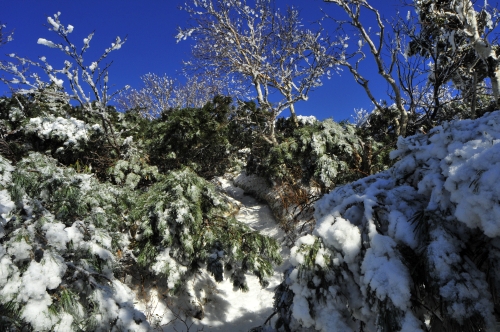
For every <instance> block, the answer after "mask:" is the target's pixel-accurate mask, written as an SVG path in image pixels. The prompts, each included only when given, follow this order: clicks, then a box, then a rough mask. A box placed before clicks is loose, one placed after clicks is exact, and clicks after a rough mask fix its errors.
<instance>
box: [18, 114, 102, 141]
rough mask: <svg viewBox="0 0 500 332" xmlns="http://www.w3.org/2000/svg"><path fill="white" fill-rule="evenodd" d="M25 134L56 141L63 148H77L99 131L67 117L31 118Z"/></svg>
mask: <svg viewBox="0 0 500 332" xmlns="http://www.w3.org/2000/svg"><path fill="white" fill-rule="evenodd" d="M25 130H26V131H27V132H32V133H35V134H36V135H37V136H38V137H40V138H42V139H56V140H60V141H62V145H63V146H64V147H65V148H68V147H75V148H78V147H79V145H80V144H83V143H85V142H86V141H87V140H88V139H89V137H90V136H91V135H92V133H93V132H97V131H99V130H100V127H98V126H89V125H87V124H85V123H84V122H83V121H81V120H78V119H75V118H72V117H69V118H67V119H65V118H63V117H54V116H46V117H36V118H31V119H30V122H29V123H28V124H27V125H26V128H25Z"/></svg>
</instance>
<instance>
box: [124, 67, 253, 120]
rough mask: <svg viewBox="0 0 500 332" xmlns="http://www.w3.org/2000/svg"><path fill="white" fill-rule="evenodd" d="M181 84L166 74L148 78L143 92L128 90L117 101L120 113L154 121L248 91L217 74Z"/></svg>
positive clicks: (192, 77) (145, 76) (198, 77)
mask: <svg viewBox="0 0 500 332" xmlns="http://www.w3.org/2000/svg"><path fill="white" fill-rule="evenodd" d="M184 79H185V82H184V83H182V82H180V81H179V80H177V79H173V78H171V77H169V76H167V75H166V74H164V75H163V76H158V75H156V74H152V73H149V74H146V75H143V76H141V80H142V85H143V86H142V88H140V89H139V90H136V89H129V90H126V91H123V92H122V93H120V94H119V95H118V96H117V97H116V98H115V100H116V102H117V104H118V105H117V106H118V109H120V110H123V111H127V110H136V111H138V112H139V113H140V114H141V115H143V116H144V117H146V118H148V119H154V118H156V117H158V116H160V115H161V114H162V113H163V112H167V111H169V110H172V109H179V108H186V107H194V108H199V107H203V106H204V105H205V104H206V103H208V102H209V101H212V100H213V98H214V97H215V96H217V95H229V96H236V97H238V96H246V95H247V92H246V90H247V88H246V87H243V86H241V85H240V84H238V82H233V83H232V84H229V83H228V82H227V81H226V79H225V78H220V77H217V76H215V75H214V73H201V74H198V75H192V76H188V75H187V74H186V76H185V77H184Z"/></svg>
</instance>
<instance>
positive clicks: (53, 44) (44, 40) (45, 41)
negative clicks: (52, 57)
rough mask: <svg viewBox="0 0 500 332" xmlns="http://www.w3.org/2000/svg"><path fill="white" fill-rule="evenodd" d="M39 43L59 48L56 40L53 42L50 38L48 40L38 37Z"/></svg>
mask: <svg viewBox="0 0 500 332" xmlns="http://www.w3.org/2000/svg"><path fill="white" fill-rule="evenodd" d="M37 44H40V45H45V46H48V47H51V48H58V47H59V46H58V45H57V44H55V43H54V42H51V41H50V40H47V39H45V38H38V41H37ZM42 61H43V60H42Z"/></svg>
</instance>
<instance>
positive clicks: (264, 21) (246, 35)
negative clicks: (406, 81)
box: [177, 0, 337, 143]
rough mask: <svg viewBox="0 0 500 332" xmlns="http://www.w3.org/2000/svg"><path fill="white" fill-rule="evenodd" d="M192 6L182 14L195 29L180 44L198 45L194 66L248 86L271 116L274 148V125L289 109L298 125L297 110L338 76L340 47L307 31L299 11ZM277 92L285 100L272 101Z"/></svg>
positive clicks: (264, 4) (223, 0) (222, 2)
mask: <svg viewBox="0 0 500 332" xmlns="http://www.w3.org/2000/svg"><path fill="white" fill-rule="evenodd" d="M190 3H191V4H190V5H186V6H185V7H184V8H183V9H184V10H186V11H187V12H188V13H189V14H190V17H191V22H192V26H191V27H188V28H184V29H179V33H178V35H177V40H183V39H187V38H192V39H194V41H195V45H194V47H193V58H194V60H193V62H191V65H193V66H194V68H195V69H201V70H204V71H213V72H217V73H219V75H221V76H223V75H228V76H229V77H233V78H236V79H241V80H242V81H244V82H247V83H248V84H249V85H250V86H251V87H252V89H253V90H254V91H255V94H256V97H257V101H258V103H259V105H260V107H262V108H264V109H266V110H268V111H269V112H270V115H271V116H270V120H269V124H268V132H267V135H268V137H264V138H266V139H267V140H268V141H269V142H270V143H275V142H276V140H275V137H274V120H275V119H276V117H277V116H278V115H279V114H280V113H281V112H282V111H284V110H285V109H287V108H289V109H290V112H291V116H292V118H293V119H294V120H295V121H297V119H296V114H295V109H294V104H295V103H296V102H297V101H300V100H307V99H308V93H309V92H310V91H311V90H312V89H314V88H316V87H318V86H320V85H321V84H322V83H321V79H322V77H323V76H325V75H330V74H331V73H332V72H333V70H332V69H333V67H335V66H336V62H337V57H336V56H335V52H334V50H335V46H336V44H334V43H331V42H330V41H329V39H328V38H327V37H326V36H323V33H322V29H321V27H319V28H318V29H317V30H315V31H312V30H308V29H304V28H303V27H302V23H301V19H300V18H299V13H298V11H297V10H295V9H288V10H287V11H286V13H284V14H281V13H280V12H278V11H275V10H274V8H273V5H274V2H273V0H257V1H255V5H251V4H250V1H246V0H201V1H191V2H190ZM273 92H277V93H278V94H279V95H280V96H281V98H277V97H275V98H273V97H272V96H271V94H272V93H273ZM277 99H278V100H277Z"/></svg>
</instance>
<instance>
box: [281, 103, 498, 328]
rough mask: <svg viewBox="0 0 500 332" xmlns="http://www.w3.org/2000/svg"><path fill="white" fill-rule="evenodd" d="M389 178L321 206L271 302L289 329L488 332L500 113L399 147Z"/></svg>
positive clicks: (339, 191)
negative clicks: (311, 231)
mask: <svg viewBox="0 0 500 332" xmlns="http://www.w3.org/2000/svg"><path fill="white" fill-rule="evenodd" d="M391 156H392V157H393V158H399V161H397V163H396V164H395V165H394V166H393V167H392V168H390V169H389V170H387V171H384V172H382V173H379V174H376V175H372V176H370V177H366V178H364V179H361V180H358V181H356V182H353V183H351V184H348V185H345V186H342V187H339V188H336V189H335V190H334V191H332V192H331V193H330V194H328V195H325V196H324V197H323V198H322V199H321V200H319V201H318V202H317V204H316V212H315V218H316V220H317V224H316V228H315V230H314V232H313V235H308V236H305V237H302V238H299V239H298V240H297V242H296V245H295V247H294V248H293V249H292V253H291V261H292V264H293V267H292V268H291V269H290V270H288V272H287V273H286V280H285V281H284V282H283V284H282V285H281V286H280V288H279V289H278V291H277V294H276V298H275V299H276V303H275V305H276V307H277V310H278V313H279V315H280V320H279V325H283V324H284V325H286V326H288V327H289V328H291V329H292V330H294V331H297V330H301V329H303V330H306V329H308V328H310V329H315V330H319V331H378V330H399V331H428V330H432V331H435V330H442V331H492V330H494V329H495V325H496V324H497V322H498V321H499V317H498V312H499V308H500V302H499V301H498V299H499V298H500V297H499V295H500V292H499V290H500V288H499V287H498V285H499V284H500V274H499V271H500V266H499V258H500V187H499V186H498V183H499V182H500V171H499V170H500V112H495V113H490V114H487V115H485V116H484V117H482V118H480V119H478V120H474V121H473V120H462V121H453V122H449V123H444V124H443V125H442V126H438V127H435V128H433V129H432V130H431V131H430V132H429V134H428V135H422V134H419V135H415V136H410V137H408V138H400V139H399V141H398V148H397V150H396V151H394V152H393V153H392V154H391Z"/></svg>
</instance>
